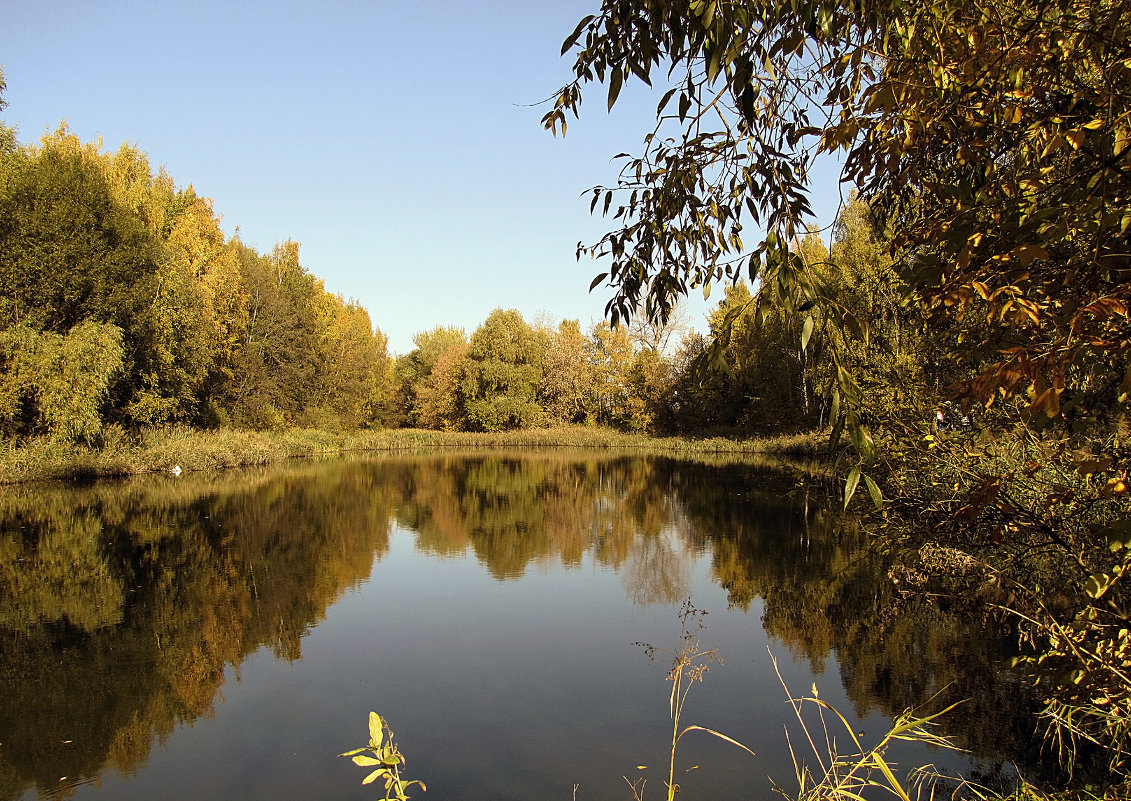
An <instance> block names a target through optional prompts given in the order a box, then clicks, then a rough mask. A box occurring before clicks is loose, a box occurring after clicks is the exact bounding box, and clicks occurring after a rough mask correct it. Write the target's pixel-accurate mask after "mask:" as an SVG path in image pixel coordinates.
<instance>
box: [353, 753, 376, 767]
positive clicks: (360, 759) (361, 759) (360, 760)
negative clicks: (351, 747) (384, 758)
mask: <svg viewBox="0 0 1131 801" xmlns="http://www.w3.org/2000/svg"><path fill="white" fill-rule="evenodd" d="M353 764H355V765H361V767H363V768H368V767H371V766H373V765H380V764H383V763H382V762H381V760H380V759H374V758H373V757H371V756H364V755H361V756H355V757H354V758H353Z"/></svg>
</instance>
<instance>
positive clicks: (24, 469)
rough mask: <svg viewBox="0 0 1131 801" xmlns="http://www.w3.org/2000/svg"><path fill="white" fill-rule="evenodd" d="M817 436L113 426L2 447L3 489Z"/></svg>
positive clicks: (800, 446) (741, 444)
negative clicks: (341, 463) (348, 456)
mask: <svg viewBox="0 0 1131 801" xmlns="http://www.w3.org/2000/svg"><path fill="white" fill-rule="evenodd" d="M822 442H823V439H822V437H821V435H819V434H803V435H794V436H789V437H774V438H770V439H744V440H738V439H727V438H724V437H711V438H703V439H693V438H686V437H651V436H648V435H644V434H625V433H621V432H619V431H614V430H612V429H605V428H596V427H587V426H573V427H565V428H538V429H525V430H520V431H503V432H497V433H488V434H478V433H470V432H449V431H431V430H423V429H390V430H382V431H368V430H362V431H352V432H345V433H342V432H332V431H324V430H321V429H289V430H286V431H280V432H267V431H247V430H241V429H231V428H222V429H216V430H200V429H194V428H189V427H185V426H172V427H168V428H159V429H151V430H147V431H144V432H142V433H141V434H131V433H128V432H126V431H124V430H123V429H120V428H117V427H114V426H110V427H108V428H107V429H106V430H105V432H104V435H103V441H102V445H101V447H99V448H92V447H86V446H79V445H74V444H70V443H66V442H62V441H60V440H56V439H51V438H47V437H43V438H37V439H30V440H24V441H20V442H16V441H8V442H5V443H0V484H14V483H21V482H26V481H41V480H47V479H76V478H105V477H121V476H130V475H139V474H143V473H160V472H167V471H170V470H175V469H176V468H179V469H180V470H183V471H189V470H224V469H228V468H233V467H249V466H255V465H265V464H272V463H277V462H282V461H285V460H288V459H295V458H314V457H319V456H333V455H339V454H345V453H358V452H373V453H380V452H406V451H427V450H431V449H440V448H443V449H451V448H459V449H467V450H486V449H503V448H577V449H585V450H592V449H597V450H617V451H632V452H637V453H642V454H651V455H672V456H680V457H691V458H712V457H717V458H722V459H735V458H737V459H746V458H748V457H757V456H761V457H772V458H784V457H791V458H803V459H812V458H817V457H819V456H820V455H821V453H822V451H821V447H822Z"/></svg>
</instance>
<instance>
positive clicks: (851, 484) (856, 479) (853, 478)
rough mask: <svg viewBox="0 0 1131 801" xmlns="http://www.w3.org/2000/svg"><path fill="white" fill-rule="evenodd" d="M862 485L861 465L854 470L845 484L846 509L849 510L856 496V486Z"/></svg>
mask: <svg viewBox="0 0 1131 801" xmlns="http://www.w3.org/2000/svg"><path fill="white" fill-rule="evenodd" d="M859 483H860V465H856V467H854V468H852V471H851V472H850V473H849V474H848V478H847V479H845V482H844V508H845V509H847V508H848V504H849V502H850V501H851V500H852V496H853V495H855V494H856V485H857V484H859Z"/></svg>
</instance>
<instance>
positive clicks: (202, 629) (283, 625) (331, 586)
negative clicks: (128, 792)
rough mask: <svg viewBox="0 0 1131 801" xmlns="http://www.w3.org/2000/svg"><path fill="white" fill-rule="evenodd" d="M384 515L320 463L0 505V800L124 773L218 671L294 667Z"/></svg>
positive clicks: (64, 492) (30, 497)
mask: <svg viewBox="0 0 1131 801" xmlns="http://www.w3.org/2000/svg"><path fill="white" fill-rule="evenodd" d="M304 475H306V476H309V477H310V480H305V479H304V478H303V477H304ZM346 498H350V499H353V500H350V501H344V500H343V499H346ZM358 498H365V499H366V500H365V503H360V504H359V503H355V501H356V499H358ZM390 508H391V503H390V493H389V492H387V491H382V488H381V487H380V486H377V485H375V483H374V482H373V481H372V480H366V474H365V473H359V472H357V471H351V472H343V471H342V470H335V469H334V468H333V467H332V466H327V465H319V466H316V465H309V466H307V467H306V468H305V472H304V468H298V469H292V470H290V471H288V472H287V473H286V474H282V475H281V474H280V473H279V472H275V473H269V472H266V471H262V470H253V471H228V472H224V473H218V474H212V475H196V474H194V475H192V476H188V475H183V476H182V477H180V478H179V479H176V480H174V479H173V477H170V476H160V477H143V478H139V479H136V480H131V481H128V482H120V483H111V482H103V483H98V484H95V485H93V486H90V487H82V488H75V487H70V486H64V485H48V486H45V487H41V488H38V490H37V492H35V493H31V494H27V493H20V492H19V491H18V490H12V491H8V490H3V491H0V510H2V511H0V643H2V645H0V698H3V699H4V703H3V704H0V800H2V801H7V800H8V799H16V798H22V797H23V796H24V795H25V794H26V793H28V792H29V791H30V790H31V789H32V788H35V791H36V792H37V793H38V794H39V796H40V797H61V796H63V795H69V794H72V793H73V792H74V788H75V787H77V786H79V785H83V784H88V783H91V782H101V777H102V776H103V774H105V773H106V772H107V771H110V770H112V771H116V772H117V773H119V774H121V775H122V776H130V775H132V774H134V773H136V772H138V771H139V770H140V769H141V768H142V767H144V766H145V764H146V763H147V762H148V760H149V756H150V752H151V749H152V748H153V746H154V744H156V743H163V742H164V741H165V739H166V738H168V737H169V736H170V735H172V734H173V732H174V731H175V730H176V729H177V727H178V726H180V725H183V724H186V723H188V724H191V723H193V722H194V721H196V720H197V719H199V718H201V717H209V716H211V715H212V713H213V712H214V711H215V709H214V706H215V702H216V699H217V698H218V697H220V696H219V693H220V689H221V687H222V686H223V684H224V682H225V671H226V670H227V669H228V668H236V669H238V668H239V666H240V665H241V664H242V663H243V662H244V660H245V659H246V658H247V657H248V656H249V655H250V654H252V653H253V652H255V651H257V650H259V649H260V648H261V647H263V646H266V647H268V648H270V649H271V650H272V651H274V653H275V654H276V656H277V657H279V658H282V659H288V660H294V659H298V658H299V657H300V655H301V645H300V641H301V638H302V637H303V636H304V635H305V634H306V633H307V632H308V631H309V630H310V629H311V628H312V627H313V626H314V625H316V624H317V623H318V622H319V621H321V620H322V619H323V618H324V617H325V610H326V608H327V606H328V605H329V604H330V603H332V602H333V601H334V600H335V599H337V598H338V597H340V596H341V595H342V593H343V592H344V591H345V590H346V588H347V587H349V586H355V585H357V584H358V583H359V582H361V581H363V580H364V579H365V578H367V577H368V575H369V571H370V568H371V566H372V563H373V557H374V554H380V553H382V552H384V551H385V550H387V547H388V543H387V532H388V520H389V518H390V516H391V513H390ZM60 777H65V779H60Z"/></svg>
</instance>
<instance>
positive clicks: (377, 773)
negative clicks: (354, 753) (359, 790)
mask: <svg viewBox="0 0 1131 801" xmlns="http://www.w3.org/2000/svg"><path fill="white" fill-rule="evenodd" d="M386 773H388V771H387V770H385V769H384V768H377V770H375V771H373V772H372V773H370V774H369V775H368V776H366V777H365V778H364V779H362V780H361V783H362V784H373V782H374V781H376V780H377V777H378V776H383V775H385V774H386Z"/></svg>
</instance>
